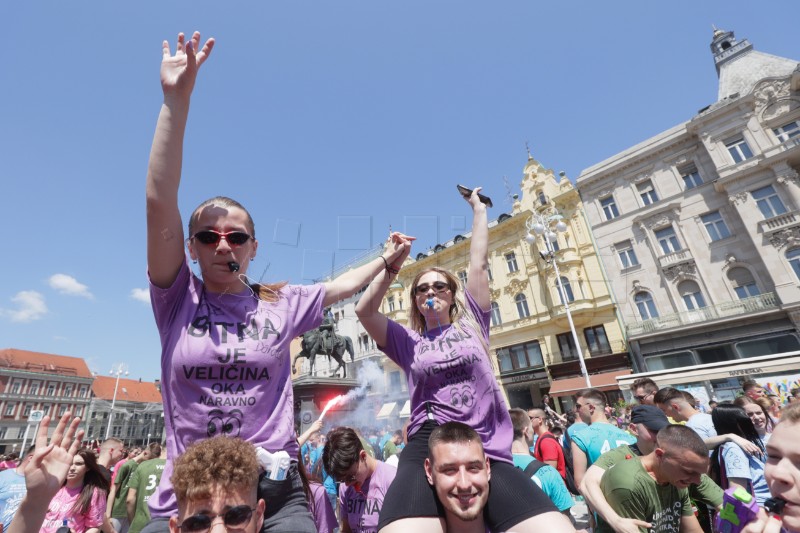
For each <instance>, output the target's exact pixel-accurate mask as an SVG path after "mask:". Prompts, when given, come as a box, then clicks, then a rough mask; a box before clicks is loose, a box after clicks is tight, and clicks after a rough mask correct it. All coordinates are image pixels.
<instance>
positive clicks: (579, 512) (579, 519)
mask: <svg viewBox="0 0 800 533" xmlns="http://www.w3.org/2000/svg"><path fill="white" fill-rule="evenodd" d="M570 513H571V514H572V517H573V518H574V519H575V528H576V529H587V530H588V529H589V510H588V508H587V507H586V503H585V502H584V501H583V498H581V499H580V500H578V501H576V502H575V505H573V506H572V509H570Z"/></svg>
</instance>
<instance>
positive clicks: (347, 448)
mask: <svg viewBox="0 0 800 533" xmlns="http://www.w3.org/2000/svg"><path fill="white" fill-rule="evenodd" d="M363 449H364V446H363V445H362V444H361V439H360V438H359V437H358V433H356V432H355V430H354V429H353V428H349V427H338V428H336V429H333V430H331V431H330V432H329V433H328V436H327V440H326V441H325V447H324V448H323V449H322V465H323V466H324V467H325V470H326V471H327V472H328V473H329V474H330V475H332V476H334V477H338V476H342V475H343V474H344V473H345V472H347V471H348V470H350V468H352V466H353V465H354V464H356V463H357V462H358V459H359V455H361V450H363Z"/></svg>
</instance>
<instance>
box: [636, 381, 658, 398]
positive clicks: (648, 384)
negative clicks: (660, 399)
mask: <svg viewBox="0 0 800 533" xmlns="http://www.w3.org/2000/svg"><path fill="white" fill-rule="evenodd" d="M640 388H644V390H646V391H647V392H648V394H649V393H651V392H656V391H657V390H658V385H656V382H655V381H653V380H652V379H650V378H639V379H637V380H636V381H634V382H633V383H631V386H630V389H631V392H633V393H634V394H635V393H636V389H640Z"/></svg>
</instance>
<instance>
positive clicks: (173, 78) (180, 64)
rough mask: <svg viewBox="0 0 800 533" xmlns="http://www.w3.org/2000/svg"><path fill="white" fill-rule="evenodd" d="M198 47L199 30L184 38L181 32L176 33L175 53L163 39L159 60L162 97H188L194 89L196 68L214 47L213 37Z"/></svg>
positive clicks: (203, 61)
mask: <svg viewBox="0 0 800 533" xmlns="http://www.w3.org/2000/svg"><path fill="white" fill-rule="evenodd" d="M199 47H200V32H199V31H196V32H194V33H193V34H192V38H191V39H189V40H188V41H186V40H185V37H184V35H183V33H179V34H178V44H177V46H176V49H175V55H172V52H171V51H170V47H169V43H168V42H167V41H164V42H163V43H162V45H161V52H162V54H163V57H162V60H161V89H162V90H163V91H164V99H165V100H167V99H170V98H178V99H188V98H189V96H191V94H192V89H194V82H195V80H196V79H197V70H198V69H199V68H200V66H201V65H202V64H203V63H205V61H206V59H208V56H209V55H210V54H211V50H212V49H213V48H214V38H213V37H211V38H210V39H208V40H207V41H206V42H205V44H204V45H203V48H202V50H200V51H199V52H198V51H197V50H198V48H199Z"/></svg>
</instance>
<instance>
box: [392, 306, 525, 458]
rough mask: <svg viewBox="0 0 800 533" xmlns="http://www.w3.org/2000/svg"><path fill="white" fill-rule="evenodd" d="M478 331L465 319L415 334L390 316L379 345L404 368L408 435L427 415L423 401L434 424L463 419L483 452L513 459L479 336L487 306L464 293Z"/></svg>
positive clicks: (485, 326)
mask: <svg viewBox="0 0 800 533" xmlns="http://www.w3.org/2000/svg"><path fill="white" fill-rule="evenodd" d="M465 295H466V303H467V307H468V308H469V310H470V311H471V312H472V315H473V316H474V317H475V318H476V320H477V323H478V326H479V327H480V329H481V331H480V337H479V333H478V332H476V331H475V330H474V329H473V328H471V327H470V326H469V324H468V323H467V322H466V321H465V320H462V321H461V324H460V326H461V329H462V331H459V330H458V329H456V328H455V327H453V326H451V325H446V326H443V327H442V328H436V329H434V330H432V331H429V332H427V334H426V335H420V334H418V333H416V332H415V331H413V330H411V329H409V328H406V327H404V326H401V325H400V324H398V323H396V322H393V321H391V320H390V321H389V325H388V327H387V330H386V346H385V347H382V348H381V349H382V350H383V351H384V353H385V354H386V355H387V356H388V357H389V359H391V360H392V361H394V362H395V363H397V365H398V366H399V367H400V368H402V369H403V370H404V371H405V373H406V379H407V380H408V391H409V394H410V396H411V421H410V423H409V426H408V434H409V436H411V435H413V434H414V433H415V432H416V431H417V430H418V429H419V428H420V427H421V426H422V424H424V423H425V421H426V420H427V410H426V405H428V406H430V409H431V410H432V413H433V417H434V419H435V420H436V422H437V423H439V424H444V423H445V422H451V421H455V422H463V423H464V424H466V425H468V426H470V427H471V428H473V429H474V430H475V431H477V432H478V435H480V436H481V441H482V442H483V448H484V450H485V452H486V455H487V456H489V457H490V458H492V459H496V460H499V461H505V462H507V463H512V462H513V461H512V458H511V441H512V440H513V433H514V430H513V428H512V426H511V418H510V417H509V415H508V407H507V406H506V401H505V399H504V398H503V393H502V392H501V391H500V387H499V386H498V385H497V380H496V379H495V375H494V370H493V368H492V364H491V363H490V361H489V356H488V355H487V354H486V348H484V345H483V343H482V342H481V338H482V339H483V341H484V342H485V343H486V345H487V346H488V345H489V311H484V310H482V309H481V308H480V306H479V305H478V304H477V303H476V302H475V300H474V299H473V298H472V295H471V294H470V293H469V292H465Z"/></svg>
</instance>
